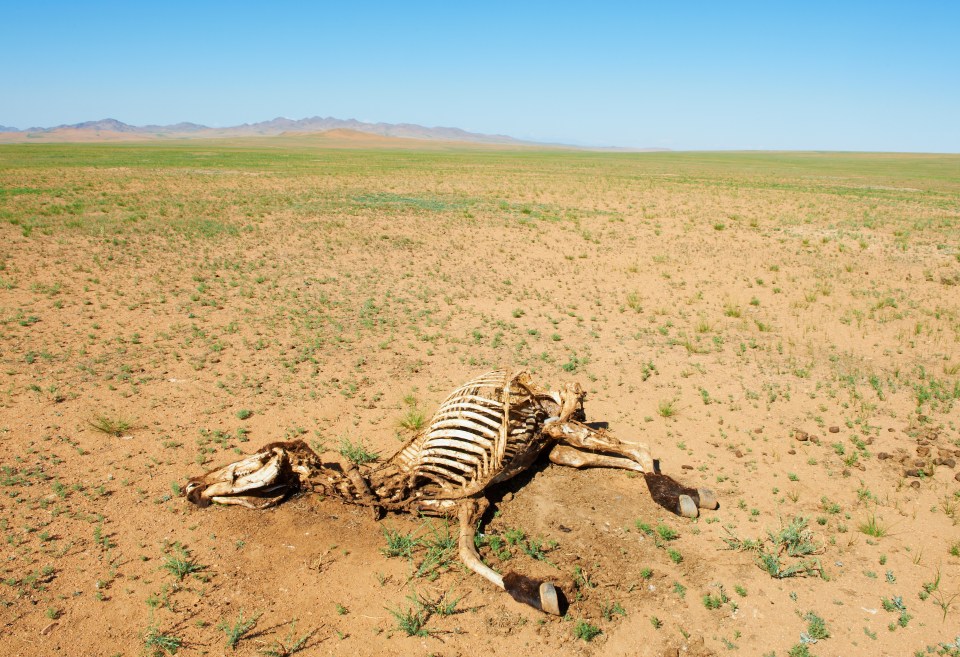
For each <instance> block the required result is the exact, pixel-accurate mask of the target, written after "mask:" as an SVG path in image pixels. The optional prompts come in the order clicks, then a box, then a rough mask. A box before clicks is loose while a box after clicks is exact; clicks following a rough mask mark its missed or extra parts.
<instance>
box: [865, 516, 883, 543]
mask: <svg viewBox="0 0 960 657" xmlns="http://www.w3.org/2000/svg"><path fill="white" fill-rule="evenodd" d="M860 531H862V532H863V533H864V534H866V535H868V536H873V537H874V538H882V537H883V536H886V535H887V526H886V525H884V524H883V523H882V522H881V521H879V520H877V516H876V515H874V514H870V517H869V518H867V519H866V520H865V521H863V522H862V523H860Z"/></svg>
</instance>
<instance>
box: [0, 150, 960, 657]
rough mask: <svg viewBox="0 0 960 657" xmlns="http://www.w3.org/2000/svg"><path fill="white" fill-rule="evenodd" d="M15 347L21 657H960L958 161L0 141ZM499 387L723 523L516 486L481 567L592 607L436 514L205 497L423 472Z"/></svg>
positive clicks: (553, 488)
mask: <svg viewBox="0 0 960 657" xmlns="http://www.w3.org/2000/svg"><path fill="white" fill-rule="evenodd" d="M0 361H2V370H0V523H2V526H0V538H2V539H3V540H2V543H0V546H2V547H0V555H2V565H0V567H2V573H0V644H2V645H3V649H2V652H3V654H5V655H24V656H27V655H29V656H34V655H36V656H40V655H44V656H49V655H70V656H72V655H104V656H112V655H140V654H150V655H153V654H156V655H163V654H174V653H176V654H183V655H221V654H236V655H257V654H273V655H284V654H292V653H293V652H294V651H296V650H299V654H303V655H363V656H367V655H370V656H372V655H424V656H426V655H444V656H450V657H453V656H455V655H464V656H466V655H475V654H478V653H481V652H483V653H485V652H490V653H493V654H516V653H522V654H530V655H541V654H542V655H573V654H584V655H594V654H596V655H670V656H671V657H673V656H675V655H678V654H679V655H692V656H698V655H700V656H702V655H726V654H731V655H777V656H780V657H786V656H788V655H789V656H791V657H803V656H804V655H818V656H821V657H825V656H827V655H838V654H843V655H848V656H854V655H864V656H868V655H869V656H876V655H912V654H923V655H926V654H937V655H960V643H958V641H960V639H958V637H957V634H958V628H960V529H958V521H960V515H958V513H960V481H958V480H957V477H958V476H960V475H958V473H960V469H958V468H957V462H958V461H960V414H958V402H960V156H948V155H943V156H939V155H884V154H872V155H868V154H826V153H602V152H583V151H564V150H559V149H557V150H550V149H533V148H513V149H507V148H503V147H492V146H473V147H465V146H459V145H456V144H451V143H435V144H421V143H419V142H412V141H409V140H408V141H403V140H394V139H389V138H372V137H359V136H357V135H353V134H348V133H340V134H337V135H333V136H322V135H320V136H298V137H270V138H259V139H255V138H251V139H235V140H229V141H226V140H223V141H214V140H210V141H204V142H199V141H194V142H183V143H177V142H169V143H167V142H149V143H126V142H123V143H110V144H32V143H25V144H6V145H0ZM497 367H505V368H508V369H520V368H525V369H527V370H529V371H531V372H532V373H533V374H534V377H535V379H536V380H538V381H543V382H548V383H554V384H559V383H562V382H566V381H574V380H576V381H580V382H581V383H582V385H583V386H584V387H585V389H587V390H588V393H589V396H588V398H587V402H586V412H587V419H588V420H590V421H602V422H607V423H609V426H610V428H611V430H612V431H613V432H614V433H615V434H616V435H617V436H618V437H620V438H624V439H636V440H640V441H643V442H646V443H649V444H650V446H651V448H652V450H653V452H654V455H655V457H657V458H659V459H660V464H661V468H662V470H663V472H665V473H667V474H671V475H673V476H675V477H677V478H678V479H680V480H682V481H684V482H686V483H689V484H691V485H706V486H710V487H712V488H713V489H714V490H715V491H716V492H717V494H718V497H719V498H720V504H721V506H720V509H719V510H717V511H708V512H704V513H703V515H702V516H701V517H700V518H699V519H697V520H692V521H691V520H685V519H682V518H678V517H675V516H672V515H670V514H669V513H666V512H665V511H664V510H663V509H661V508H660V507H658V506H656V505H655V504H654V503H653V501H652V500H651V499H650V496H649V494H648V493H647V490H646V487H645V485H644V482H643V479H642V478H640V477H636V476H632V475H630V474H628V473H625V472H621V471H613V470H584V471H576V470H571V469H566V468H559V467H556V466H551V465H549V464H542V465H539V466H538V467H536V468H535V469H534V471H532V472H530V473H527V475H525V476H523V477H521V478H520V480H517V481H514V482H512V483H510V484H508V485H507V486H505V487H504V488H503V489H501V490H498V491H496V492H495V494H494V495H493V499H494V502H495V513H494V514H493V515H492V516H491V517H490V518H489V521H488V522H487V523H486V525H485V526H484V528H483V531H484V539H483V541H482V546H481V548H480V551H481V553H482V555H483V557H484V558H485V560H486V561H487V562H488V563H489V564H490V565H491V566H493V567H494V568H497V569H498V570H505V569H511V570H516V571H518V572H521V573H524V574H528V575H534V576H538V577H543V578H549V579H551V580H553V581H556V582H558V583H559V584H561V585H562V586H563V587H564V589H565V590H566V592H567V595H568V597H569V598H570V600H571V604H570V608H569V611H568V614H567V616H566V617H563V618H557V617H551V616H546V615H542V614H539V613H538V612H536V611H534V610H532V609H529V608H526V607H522V606H520V605H518V604H516V603H514V602H513V601H512V600H511V599H510V598H509V597H508V596H506V595H505V594H503V593H502V592H500V591H497V590H495V589H494V588H493V587H491V586H489V585H488V584H487V583H486V582H484V581H483V580H481V579H480V578H479V577H477V576H474V575H471V574H468V573H466V572H465V571H464V569H463V568H462V567H461V566H460V565H459V563H458V562H457V561H456V556H455V549H452V547H451V546H452V542H451V536H453V529H452V528H450V527H448V526H447V525H446V524H445V523H443V522H442V521H438V520H436V519H433V520H427V519H418V518H413V517H406V516H388V517H386V518H385V519H383V520H380V521H375V520H374V519H373V518H372V517H371V516H370V513H369V511H368V510H366V509H363V508H360V507H350V506H343V505H341V504H338V503H337V502H335V501H333V500H325V499H322V498H320V497H319V496H311V495H302V496H298V497H295V498H293V499H290V500H288V501H287V502H285V503H284V504H282V505H280V506H279V507H277V508H275V509H272V510H268V511H262V512H256V511H249V510H246V509H242V508H235V507H213V508H207V509H199V508H196V507H193V506H192V505H189V504H188V503H187V502H186V501H185V499H184V498H183V497H182V496H181V495H180V492H181V489H182V486H183V485H184V483H185V482H186V479H187V478H188V477H189V476H192V475H196V474H200V473H202V472H205V471H206V470H209V469H211V468H213V467H215V466H218V465H222V464H224V463H226V462H229V461H231V460H235V459H236V458H238V456H239V455H240V454H246V453H250V452H253V451H255V449H256V448H257V447H258V446H259V445H262V444H264V443H268V442H271V441H276V440H284V439H292V438H301V439H303V440H305V441H307V442H308V443H310V444H311V445H313V446H314V447H315V449H317V450H318V451H320V450H326V451H327V453H328V456H329V457H330V458H331V459H332V458H334V457H335V456H336V455H337V453H338V452H343V453H345V454H349V455H356V454H358V453H359V454H375V453H378V454H381V455H383V456H389V455H390V454H391V453H392V452H393V451H394V450H395V449H396V448H397V446H399V444H400V442H401V441H402V440H403V439H405V438H406V437H408V436H409V435H411V432H414V431H416V430H417V428H418V427H419V426H421V425H422V424H423V423H424V421H425V420H427V419H429V417H430V415H431V413H432V411H433V409H434V408H435V407H436V405H437V404H438V402H440V401H441V400H442V399H443V398H444V397H445V396H446V394H447V393H448V392H449V391H450V390H452V389H454V388H455V387H457V386H458V385H459V384H461V383H462V382H464V381H466V380H467V379H468V378H470V377H471V376H473V375H475V374H478V373H480V372H483V371H485V370H488V369H493V368H497ZM454 542H455V539H454ZM231 644H232V645H231Z"/></svg>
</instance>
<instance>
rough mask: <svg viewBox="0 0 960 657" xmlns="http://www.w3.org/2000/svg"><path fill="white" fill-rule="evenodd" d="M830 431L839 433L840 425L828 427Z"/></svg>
mask: <svg viewBox="0 0 960 657" xmlns="http://www.w3.org/2000/svg"><path fill="white" fill-rule="evenodd" d="M830 433H840V427H837V426H833V427H830Z"/></svg>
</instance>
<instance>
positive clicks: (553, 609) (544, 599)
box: [503, 573, 566, 616]
mask: <svg viewBox="0 0 960 657" xmlns="http://www.w3.org/2000/svg"><path fill="white" fill-rule="evenodd" d="M503 588H504V589H505V590H506V591H507V593H509V594H510V597H511V598H513V599H514V600H516V601H517V602H522V603H523V604H525V605H530V606H531V607H533V608H534V609H536V610H537V611H544V612H546V613H548V614H553V615H554V616H562V615H563V613H562V611H561V610H562V608H563V607H564V606H566V605H565V602H566V600H565V598H564V596H563V592H562V591H561V590H560V589H558V588H557V587H555V586H554V585H553V584H551V583H550V582H543V581H540V580H538V579H533V578H532V577H527V576H526V575H518V574H517V573H507V574H506V575H504V576H503Z"/></svg>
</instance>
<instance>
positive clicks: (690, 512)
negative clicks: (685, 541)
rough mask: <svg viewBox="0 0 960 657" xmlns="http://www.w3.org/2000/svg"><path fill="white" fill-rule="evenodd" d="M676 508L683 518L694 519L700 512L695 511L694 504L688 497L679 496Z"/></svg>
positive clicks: (695, 506)
mask: <svg viewBox="0 0 960 657" xmlns="http://www.w3.org/2000/svg"><path fill="white" fill-rule="evenodd" d="M677 508H678V509H679V513H680V515H681V516H683V517H684V518H696V517H697V516H698V515H700V511H699V510H698V509H697V505H696V503H694V501H693V498H692V497H690V496H689V495H681V496H680V497H679V499H678V500H677Z"/></svg>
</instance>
